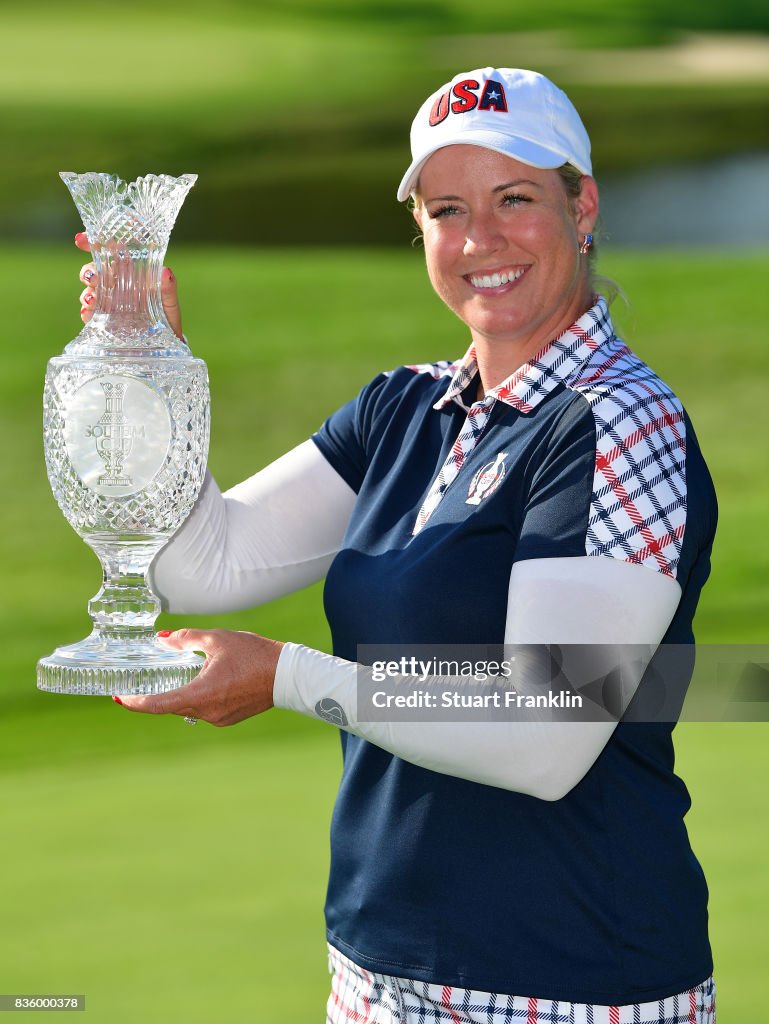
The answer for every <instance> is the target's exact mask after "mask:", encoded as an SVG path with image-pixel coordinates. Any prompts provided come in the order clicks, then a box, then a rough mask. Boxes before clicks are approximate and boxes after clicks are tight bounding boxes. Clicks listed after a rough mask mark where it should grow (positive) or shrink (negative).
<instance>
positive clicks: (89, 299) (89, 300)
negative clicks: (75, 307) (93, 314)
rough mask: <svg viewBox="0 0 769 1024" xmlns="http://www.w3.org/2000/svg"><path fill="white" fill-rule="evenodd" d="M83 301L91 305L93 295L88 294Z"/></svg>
mask: <svg viewBox="0 0 769 1024" xmlns="http://www.w3.org/2000/svg"><path fill="white" fill-rule="evenodd" d="M83 302H87V303H88V304H89V305H90V304H91V303H92V302H93V295H86V297H85V298H84V299H83Z"/></svg>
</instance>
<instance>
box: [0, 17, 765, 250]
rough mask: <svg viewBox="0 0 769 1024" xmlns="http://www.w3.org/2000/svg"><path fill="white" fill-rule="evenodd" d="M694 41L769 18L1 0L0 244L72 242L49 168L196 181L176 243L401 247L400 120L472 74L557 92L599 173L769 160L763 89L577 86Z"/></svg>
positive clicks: (403, 131) (69, 211)
mask: <svg viewBox="0 0 769 1024" xmlns="http://www.w3.org/2000/svg"><path fill="white" fill-rule="evenodd" d="M706 31H707V32H719V33H735V32H739V33H744V32H752V33H769V5H767V4H766V3H765V2H759V0H732V2H731V3H730V4H729V5H724V4H722V3H720V2H715V0H679V2H678V3H677V4H676V5H670V4H669V2H668V0H664V2H663V0H625V2H623V3H622V4H618V3H616V2H614V0H583V2H582V3H581V4H575V3H574V2H573V0H520V2H519V3H518V4H516V5H515V6H514V7H511V5H510V4H509V2H507V0H484V2H483V3H478V4H467V3H466V2H463V0H252V2H248V0H219V2H218V3H217V4H216V5H211V4H210V3H208V2H204V0H184V2H179V0H167V2H166V3H165V4H164V5H163V6H162V7H159V6H158V5H157V3H156V2H155V0H152V2H150V0H134V2H131V0H124V2H123V3H122V4H120V5H114V6H113V5H110V6H109V7H100V8H99V9H98V11H94V12H93V14H92V15H91V14H89V15H85V14H84V13H83V12H82V11H80V10H78V11H76V12H74V14H73V11H72V9H71V8H69V7H65V6H63V5H61V4H53V3H50V2H46V0H43V3H40V4H36V5H35V6H34V8H32V7H30V6H29V5H24V4H22V3H20V2H19V0H10V2H6V3H5V4H4V5H3V12H2V15H0V124H2V139H3V148H4V159H3V161H2V162H1V163H0V229H2V230H3V232H4V233H5V234H7V235H10V236H12V237H13V236H20V235H24V236H27V237H30V236H32V237H35V236H37V237H53V236H58V237H61V234H62V233H63V232H66V231H69V230H75V229H76V227H77V219H76V215H75V211H74V208H70V202H69V200H68V198H67V196H66V194H65V192H64V190H63V187H62V186H61V185H60V184H59V183H58V180H57V175H56V172H57V171H58V170H60V169H66V170H85V169H104V170H109V171H112V172H115V173H119V174H122V175H123V176H125V177H134V176H136V175H137V174H140V173H143V172H146V171H148V170H163V171H167V172H169V173H181V172H183V171H197V172H198V173H199V174H200V181H199V183H198V186H197V187H196V190H195V195H194V202H189V203H188V204H187V205H186V206H185V209H184V213H183V216H182V217H181V218H180V223H179V226H178V228H177V229H176V232H175V236H174V237H175V238H179V239H180V240H181V239H186V240H203V239H205V240H221V241H235V242H243V243H272V244H275V243H280V244H297V243H303V244H328V243H329V242H344V243H358V242H362V243H368V244H377V243H403V242H407V241H408V239H409V238H410V237H411V235H412V228H411V225H410V218H409V217H408V215H407V214H405V212H404V211H403V210H402V209H399V208H398V206H397V204H396V202H395V200H394V192H395V187H396V185H397V182H398V181H399V179H400V176H401V174H402V173H403V170H404V169H405V167H406V165H407V164H408V161H409V155H408V126H409V124H410V121H411V118H412V116H413V114H414V113H415V112H416V109H417V107H418V106H419V104H420V103H421V102H422V100H423V99H424V98H425V97H426V96H427V95H428V93H429V92H431V91H433V90H434V89H435V88H437V87H438V86H439V85H440V84H441V82H443V81H445V80H446V79H447V78H449V77H451V75H453V74H454V73H456V71H457V70H459V69H461V68H464V67H474V66H478V64H479V63H496V64H497V65H500V64H507V65H511V66H522V67H531V66H534V67H536V68H537V69H539V70H542V71H544V72H545V73H549V74H551V75H552V76H553V77H554V78H555V80H556V81H558V82H559V84H561V85H563V86H564V87H565V88H567V89H568V91H569V93H570V95H571V96H572V98H573V99H574V101H575V103H576V104H577V106H578V108H579V109H580V112H581V113H582V115H583V118H584V120H585V122H586V124H587V126H588V129H589V131H590V133H591V136H592V139H593V150H594V156H595V165H596V173H597V174H598V175H599V177H600V174H601V173H602V172H604V173H605V172H607V171H614V170H618V169H622V168H625V167H633V168H638V167H639V166H644V165H648V164H651V163H659V162H663V161H675V160H681V159H704V158H707V157H710V156H715V155H720V154H724V153H728V152H734V151H738V150H741V149H742V150H747V149H764V148H767V147H769V115H768V114H767V102H766V99H767V88H766V81H760V80H759V81H757V82H756V81H750V80H745V79H743V80H742V81H740V75H739V74H738V75H736V77H735V81H734V82H733V83H731V84H726V85H725V84H724V83H723V81H720V80H715V79H714V80H713V81H712V82H708V81H707V78H706V79H705V82H704V84H702V81H700V83H699V84H694V83H689V84H686V83H685V82H680V83H678V84H675V85H672V84H669V83H668V84H665V83H664V82H662V81H660V80H659V79H655V78H654V76H650V78H649V81H646V82H643V83H642V84H638V82H637V80H636V81H627V82H624V83H623V81H621V80H618V81H616V82H613V81H612V82H611V83H609V84H606V83H605V82H604V83H599V82H597V81H591V79H590V75H589V74H588V75H585V74H584V68H585V64H586V63H588V64H589V63H590V62H591V61H592V62H593V63H600V60H601V57H600V55H601V53H610V52H611V50H612V49H616V48H617V47H633V48H637V47H640V46H643V47H651V46H665V45H669V44H675V43H676V42H677V41H678V40H680V39H681V38H684V37H685V34H686V33H691V32H697V33H703V32H706ZM650 52H651V51H650ZM661 52H662V58H661V59H662V60H663V62H664V53H665V51H661ZM487 54H488V56H486V55H487ZM481 55H482V56H481ZM657 59H658V60H659V59H660V58H657Z"/></svg>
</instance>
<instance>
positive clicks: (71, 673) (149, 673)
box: [37, 635, 205, 697]
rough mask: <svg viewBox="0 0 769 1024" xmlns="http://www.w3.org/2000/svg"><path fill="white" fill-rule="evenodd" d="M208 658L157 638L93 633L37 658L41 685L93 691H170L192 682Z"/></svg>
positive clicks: (60, 690) (63, 690)
mask: <svg viewBox="0 0 769 1024" xmlns="http://www.w3.org/2000/svg"><path fill="white" fill-rule="evenodd" d="M204 663H205V658H204V657H203V656H202V655H200V654H196V653H195V652H194V651H174V650H171V649H170V648H168V647H166V646H164V645H161V644H160V643H159V642H157V641H155V640H153V639H147V640H145V639H135V640H117V639H112V638H109V639H107V638H104V637H99V636H95V635H92V636H89V637H86V639H85V640H81V641H80V643H77V644H70V645H69V646H67V647H57V648H56V650H55V651H54V652H53V654H50V655H49V656H48V657H47V658H41V659H40V661H38V663H37V688H38V690H47V691H48V692H50V693H73V694H81V695H84V694H85V695H91V696H101V697H104V696H109V695H111V694H130V693H165V692H166V691H167V690H176V689H178V687H180V686H184V685H185V684H186V683H189V682H190V681H191V680H192V679H194V677H195V676H196V675H197V674H198V672H200V670H201V668H202V667H203V665H204Z"/></svg>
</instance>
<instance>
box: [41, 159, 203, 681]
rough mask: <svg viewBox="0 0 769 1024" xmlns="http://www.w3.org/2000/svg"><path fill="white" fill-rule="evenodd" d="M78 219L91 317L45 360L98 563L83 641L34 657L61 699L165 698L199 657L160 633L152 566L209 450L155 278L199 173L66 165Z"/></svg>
mask: <svg viewBox="0 0 769 1024" xmlns="http://www.w3.org/2000/svg"><path fill="white" fill-rule="evenodd" d="M61 178H62V180H63V181H64V183H65V184H66V185H67V187H68V188H69V190H70V192H71V194H72V197H73V199H74V200H75V204H76V206H77V208H78V211H79V212H80V215H81V217H82V219H83V224H84V226H85V229H86V233H87V235H88V240H89V242H90V245H91V253H92V257H93V261H94V264H95V266H96V271H97V274H98V284H97V293H96V304H95V310H94V313H93V316H92V317H91V319H90V320H89V322H88V323H87V324H86V325H85V326H84V327H83V330H82V331H81V332H80V334H79V335H78V336H77V337H76V338H75V339H74V341H71V342H70V343H69V344H68V345H67V346H66V348H65V349H64V352H63V354H62V355H60V356H56V357H54V358H53V359H51V360H50V362H49V363H48V370H47V372H46V379H45V392H44V399H43V429H44V440H45V459H46V467H47V470H48V478H49V480H50V482H51V488H52V490H53V493H54V496H55V498H56V501H57V502H58V504H59V507H60V508H61V510H62V512H63V513H64V515H65V516H66V518H67V520H68V522H69V523H70V525H71V526H72V527H73V529H74V530H75V531H76V532H77V533H78V534H79V535H80V536H81V537H82V538H83V540H84V541H85V542H86V543H87V544H88V545H89V546H90V547H91V548H92V549H93V550H94V552H95V553H96V555H97V556H98V558H99V559H100V561H101V564H102V569H103V574H104V579H103V585H102V587H101V590H100V591H99V592H98V594H96V595H95V597H93V598H92V599H91V601H90V602H89V604H88V611H89V613H90V615H91V619H92V620H93V629H92V632H91V634H90V635H89V636H87V637H86V638H85V639H83V640H80V641H79V642H78V643H74V644H70V645H68V646H63V647H58V648H57V649H56V650H55V651H54V652H53V654H51V655H49V656H48V657H46V658H42V659H41V660H40V661H39V662H38V665H37V685H38V687H39V688H40V689H41V690H50V691H53V692H56V693H77V694H118V693H162V692H163V691H165V690H171V689H175V688H176V687H178V686H182V685H184V684H185V683H187V682H189V680H190V679H192V678H193V676H195V675H196V674H197V673H198V672H199V670H200V668H201V666H202V665H203V661H204V659H203V658H202V657H201V656H200V655H198V654H196V653H194V652H192V651H172V650H170V649H168V648H167V647H165V646H164V645H162V644H160V643H159V642H158V641H157V639H156V637H155V620H156V618H157V616H158V614H159V612H160V601H159V599H158V597H157V596H156V595H155V594H154V593H153V592H152V589H151V587H150V585H149V583H148V579H147V574H148V570H149V568H150V564H151V562H152V560H153V558H154V557H155V555H156V554H157V553H158V551H160V549H161V548H162V547H163V546H164V545H165V544H166V543H167V542H168V540H169V539H170V538H171V536H172V535H173V533H174V532H175V531H176V530H177V529H178V528H179V526H181V524H182V523H183V522H184V520H185V519H186V518H187V516H188V515H189V513H190V511H191V510H192V507H193V505H194V503H195V500H196V498H197V496H198V493H199V491H200V488H201V486H202V484H203V479H204V475H205V468H206V457H207V454H208V436H209V404H210V403H209V392H208V373H207V370H206V365H205V363H204V362H203V360H202V359H196V358H194V357H193V356H192V355H191V353H190V351H189V349H188V347H187V345H186V343H185V342H184V341H182V340H181V339H180V338H177V337H176V335H175V334H174V332H173V331H172V330H171V328H170V326H169V325H168V323H167V321H166V318H165V314H164V312H163V305H162V301H161V297H160V275H161V273H162V269H163V259H164V256H165V252H166V248H167V246H168V239H169V237H170V234H171V229H172V227H173V225H174V221H175V220H176V216H177V214H178V212H179V209H180V208H181V205H182V203H183V202H184V198H185V196H186V195H187V192H188V191H189V190H190V188H191V187H192V186H193V185H194V183H195V181H196V179H197V175H194V174H184V175H181V176H180V177H178V178H173V177H170V176H169V175H165V174H161V175H153V174H150V175H146V176H145V177H143V178H137V180H136V181H132V182H125V181H122V180H121V179H120V178H118V177H115V176H113V175H109V174H100V173H94V172H89V173H86V174H73V173H69V172H63V173H62V174H61Z"/></svg>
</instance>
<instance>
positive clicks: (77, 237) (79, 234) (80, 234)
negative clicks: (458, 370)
mask: <svg viewBox="0 0 769 1024" xmlns="http://www.w3.org/2000/svg"><path fill="white" fill-rule="evenodd" d="M87 237H88V236H87V235H86V233H85V231H78V232H76V233H75V241H76V242H79V241H80V239H81V238H85V239H87Z"/></svg>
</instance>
